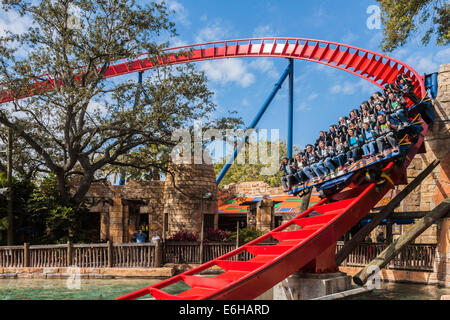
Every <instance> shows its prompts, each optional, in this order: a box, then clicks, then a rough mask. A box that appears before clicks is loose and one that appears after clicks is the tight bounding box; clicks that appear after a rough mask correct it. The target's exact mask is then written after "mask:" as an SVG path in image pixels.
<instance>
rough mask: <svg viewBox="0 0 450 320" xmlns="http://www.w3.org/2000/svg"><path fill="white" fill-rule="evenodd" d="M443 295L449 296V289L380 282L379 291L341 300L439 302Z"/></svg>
mask: <svg viewBox="0 0 450 320" xmlns="http://www.w3.org/2000/svg"><path fill="white" fill-rule="evenodd" d="M443 295H450V289H449V288H439V287H437V286H426V285H423V284H411V283H395V282H382V283H381V289H375V290H373V291H371V292H367V293H364V294H360V295H357V296H351V297H347V298H344V299H342V300H440V299H441V296H443Z"/></svg>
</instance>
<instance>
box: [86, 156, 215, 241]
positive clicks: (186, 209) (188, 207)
mask: <svg viewBox="0 0 450 320" xmlns="http://www.w3.org/2000/svg"><path fill="white" fill-rule="evenodd" d="M171 171H172V172H174V175H173V178H172V176H171V175H169V176H168V177H167V178H166V180H165V181H140V182H137V181H131V182H129V183H127V184H125V185H111V184H110V183H109V182H98V183H94V184H93V185H92V186H91V188H90V190H89V192H88V194H87V195H86V197H87V200H88V203H90V210H91V212H92V213H93V214H98V215H99V219H100V235H99V236H100V241H107V240H110V241H113V242H118V243H123V242H130V241H131V239H132V237H131V235H132V233H133V232H134V231H135V230H136V229H137V228H140V227H141V226H148V229H149V233H150V236H151V234H152V231H157V232H158V234H159V235H160V236H165V237H169V236H170V235H172V234H174V233H176V232H178V231H189V232H194V233H199V232H200V229H201V223H202V216H203V217H204V218H203V219H204V220H203V221H204V225H205V228H208V227H217V219H218V218H217V187H216V181H215V174H214V168H213V166H212V165H208V164H191V165H179V166H174V165H172V166H171Z"/></svg>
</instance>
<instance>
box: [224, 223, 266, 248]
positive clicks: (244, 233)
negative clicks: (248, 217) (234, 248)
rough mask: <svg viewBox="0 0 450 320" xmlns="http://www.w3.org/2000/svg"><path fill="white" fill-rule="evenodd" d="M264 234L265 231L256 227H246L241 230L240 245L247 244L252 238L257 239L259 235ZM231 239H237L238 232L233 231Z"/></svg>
mask: <svg viewBox="0 0 450 320" xmlns="http://www.w3.org/2000/svg"><path fill="white" fill-rule="evenodd" d="M262 235H264V232H262V231H259V230H257V229H254V228H250V227H245V228H243V229H240V230H239V245H242V244H245V243H247V242H250V241H252V240H255V239H256V238H258V237H261V236H262ZM230 240H231V241H236V232H233V234H232V235H231V237H230Z"/></svg>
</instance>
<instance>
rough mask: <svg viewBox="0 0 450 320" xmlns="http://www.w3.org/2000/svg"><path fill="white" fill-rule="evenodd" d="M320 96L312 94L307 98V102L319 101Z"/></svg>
mask: <svg viewBox="0 0 450 320" xmlns="http://www.w3.org/2000/svg"><path fill="white" fill-rule="evenodd" d="M318 96H319V95H318V94H317V93H316V92H312V93H311V94H310V95H309V96H308V97H307V98H306V100H308V101H312V100H315V99H317V97H318Z"/></svg>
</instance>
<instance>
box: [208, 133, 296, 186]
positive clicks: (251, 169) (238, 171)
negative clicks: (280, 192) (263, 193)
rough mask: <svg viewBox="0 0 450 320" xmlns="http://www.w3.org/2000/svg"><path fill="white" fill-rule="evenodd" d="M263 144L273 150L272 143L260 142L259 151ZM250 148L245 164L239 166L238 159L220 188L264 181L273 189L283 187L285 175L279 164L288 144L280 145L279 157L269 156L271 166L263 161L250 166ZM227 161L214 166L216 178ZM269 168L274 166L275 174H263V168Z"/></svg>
mask: <svg viewBox="0 0 450 320" xmlns="http://www.w3.org/2000/svg"><path fill="white" fill-rule="evenodd" d="M261 144H266V145H267V150H268V151H270V150H271V142H270V141H260V142H258V149H260V148H259V147H260V145H261ZM296 152H298V149H297V148H295V147H294V153H296ZM249 154H250V148H249V147H248V144H247V145H246V148H245V163H244V164H239V163H238V161H237V159H236V161H235V162H234V163H233V165H232V166H231V167H230V169H229V170H228V172H227V174H226V175H225V177H224V178H223V179H222V181H221V182H220V184H219V186H220V187H223V186H226V185H228V184H230V183H238V182H248V181H264V182H266V183H267V184H268V185H270V186H271V187H279V186H280V185H281V181H280V178H281V176H282V175H283V174H282V173H281V172H279V171H278V168H279V164H280V162H281V158H282V157H283V156H285V155H286V142H285V141H281V142H280V143H279V157H272V156H271V154H269V160H270V163H269V164H263V163H261V161H258V163H256V164H250V161H249ZM224 163H225V161H219V162H218V163H215V164H214V171H215V173H216V176H217V175H218V174H219V173H220V171H221V170H222V168H223V166H224ZM269 166H273V168H275V170H274V172H272V174H270V175H266V174H262V173H263V171H262V169H263V168H268V167H269Z"/></svg>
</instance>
